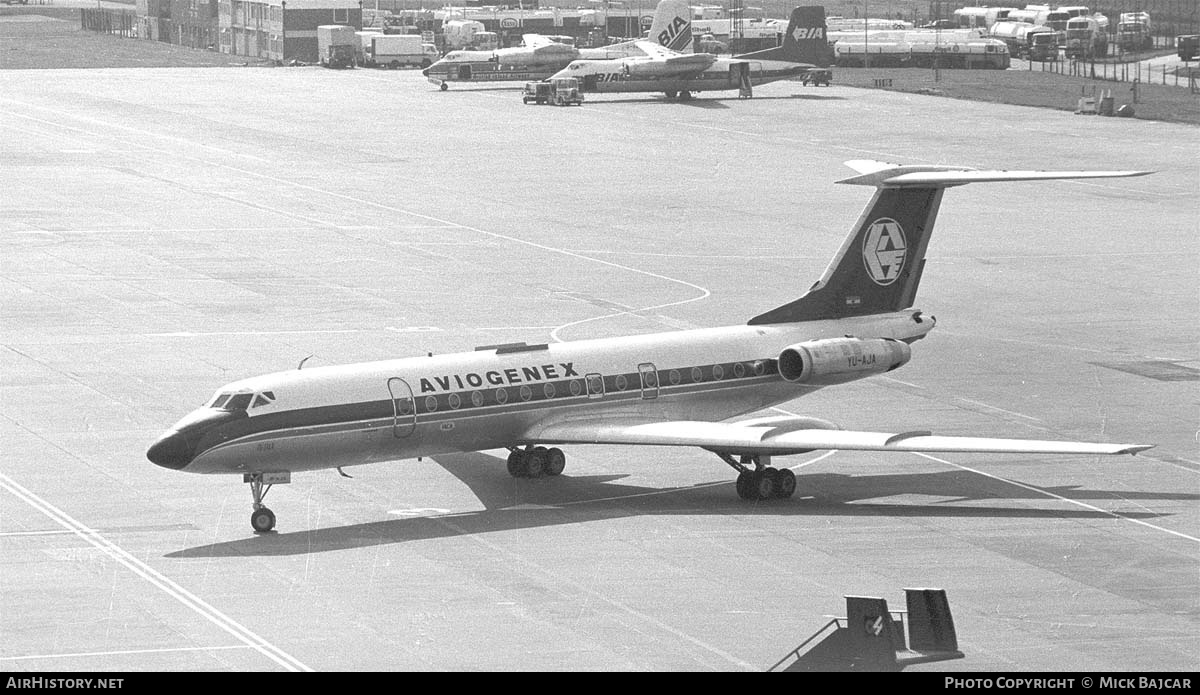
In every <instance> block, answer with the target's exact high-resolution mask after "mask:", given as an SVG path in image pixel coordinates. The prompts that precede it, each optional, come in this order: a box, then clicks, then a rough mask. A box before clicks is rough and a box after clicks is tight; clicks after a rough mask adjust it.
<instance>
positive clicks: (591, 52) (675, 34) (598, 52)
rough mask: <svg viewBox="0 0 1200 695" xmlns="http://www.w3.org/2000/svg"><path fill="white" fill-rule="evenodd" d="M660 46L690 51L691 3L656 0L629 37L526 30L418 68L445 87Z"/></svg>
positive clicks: (534, 74) (530, 74)
mask: <svg viewBox="0 0 1200 695" xmlns="http://www.w3.org/2000/svg"><path fill="white" fill-rule="evenodd" d="M657 48H663V49H667V50H671V51H678V52H681V53H691V52H692V8H691V6H690V5H688V0H661V1H660V2H659V3H658V6H657V7H656V8H655V10H654V19H653V20H652V22H651V24H650V30H649V32H648V34H647V38H646V39H645V40H642V39H633V40H629V41H622V42H620V43H615V44H611V45H609V46H601V47H599V48H575V47H574V46H568V45H566V44H561V43H555V42H554V41H551V40H550V39H548V38H546V37H545V36H542V35H540V34H525V35H524V36H522V37H521V45H520V46H513V47H511V48H500V49H497V50H494V51H475V50H457V51H450V52H448V53H447V54H446V55H444V56H442V58H441V60H439V61H437V62H436V63H434V64H433V65H430V66H429V67H427V68H425V69H424V70H422V71H421V74H422V75H424V76H425V77H426V78H428V79H429V81H430V82H432V83H433V84H436V85H437V86H438V87H440V88H441V89H442V91H445V90H447V89H448V88H449V86H450V85H449V83H450V82H512V81H527V80H544V79H546V78H548V77H550V76H551V75H553V74H554V73H556V72H558V71H559V70H561V69H562V68H565V67H566V66H567V65H568V64H570V62H571V61H573V60H577V59H580V58H590V59H597V60H607V59H614V58H625V57H629V56H645V55H646V51H647V50H648V49H649V50H655V49H657Z"/></svg>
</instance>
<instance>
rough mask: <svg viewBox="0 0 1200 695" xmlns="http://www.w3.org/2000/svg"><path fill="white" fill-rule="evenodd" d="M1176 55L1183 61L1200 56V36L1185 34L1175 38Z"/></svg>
mask: <svg viewBox="0 0 1200 695" xmlns="http://www.w3.org/2000/svg"><path fill="white" fill-rule="evenodd" d="M1175 54H1176V55H1178V56H1179V59H1180V60H1183V61H1188V60H1192V59H1193V58H1195V57H1196V56H1200V34H1184V35H1183V36H1177V37H1175Z"/></svg>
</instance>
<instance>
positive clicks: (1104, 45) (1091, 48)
mask: <svg viewBox="0 0 1200 695" xmlns="http://www.w3.org/2000/svg"><path fill="white" fill-rule="evenodd" d="M1066 50H1067V57H1068V58H1075V59H1078V60H1093V59H1096V58H1103V57H1104V56H1106V55H1108V32H1106V31H1104V30H1103V29H1102V28H1101V27H1100V22H1099V21H1097V20H1096V18H1094V17H1086V16H1083V17H1072V18H1071V19H1070V20H1068V21H1067V49H1066Z"/></svg>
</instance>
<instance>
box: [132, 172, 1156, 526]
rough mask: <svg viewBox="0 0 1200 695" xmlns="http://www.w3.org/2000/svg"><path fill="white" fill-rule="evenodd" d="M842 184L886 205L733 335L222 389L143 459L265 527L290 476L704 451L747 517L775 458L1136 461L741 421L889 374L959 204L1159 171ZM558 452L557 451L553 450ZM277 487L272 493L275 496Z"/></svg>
mask: <svg viewBox="0 0 1200 695" xmlns="http://www.w3.org/2000/svg"><path fill="white" fill-rule="evenodd" d="M847 164H849V165H850V166H851V168H853V169H855V170H856V171H857V172H859V175H857V176H853V177H851V178H848V179H845V180H843V181H840V183H847V184H858V185H866V186H874V187H875V188H876V191H875V195H874V197H873V198H872V199H871V202H870V203H869V204H868V205H867V208H866V210H865V211H864V212H863V214H862V216H861V217H860V218H859V221H858V223H857V225H856V226H855V227H854V229H853V231H852V232H851V233H850V235H849V237H848V238H847V239H846V241H845V242H844V243H843V244H842V247H841V249H840V250H839V251H838V253H837V255H836V256H835V257H834V259H833V261H832V262H831V263H830V264H829V267H828V268H827V269H826V270H825V273H824V275H823V276H822V277H821V279H820V281H818V282H817V283H816V284H815V285H813V287H812V288H811V289H810V290H809V291H808V292H807V293H805V294H804V295H803V296H801V297H800V298H799V299H796V300H794V301H792V302H789V303H788V304H785V305H783V306H781V307H778V308H775V309H772V310H771V311H768V312H766V313H764V314H761V315H759V316H756V317H754V318H752V319H750V320H749V322H748V323H747V324H746V325H738V326H728V327H724V328H706V329H699V330H689V331H677V332H669V333H658V334H652V335H637V336H627V337H620V338H607V339H600V340H585V341H577V342H566V343H557V344H540V345H527V344H524V343H516V344H505V345H491V346H486V347H480V348H476V349H475V351H474V352H464V353H458V354H451V355H438V356H436V357H435V356H428V357H413V358H408V359H397V360H388V361H380V362H368V363H363V364H352V365H345V366H335V367H321V368H315V369H297V370H293V371H286V372H278V373H274V374H267V375H264V376H256V377H251V378H249V379H243V380H241V381H235V382H233V383H231V384H228V385H226V386H223V387H221V388H220V389H218V390H217V392H216V394H214V395H213V397H212V398H211V399H210V400H209V401H208V403H207V404H205V405H204V406H202V407H201V408H199V409H197V410H195V411H193V412H192V413H191V414H189V415H187V416H186V417H184V418H183V419H182V420H180V421H179V422H178V423H176V424H175V426H174V427H172V428H171V429H170V431H168V432H167V433H165V434H164V435H162V437H160V438H159V439H158V441H156V442H155V443H154V444H153V445H152V446H151V447H150V448H149V450H148V451H147V452H146V456H147V457H148V458H149V459H150V461H152V462H153V463H156V464H158V465H160V466H163V467H166V468H171V469H175V470H182V471H188V472H192V473H226V474H240V475H242V476H243V481H244V482H247V483H249V484H250V487H251V493H252V495H253V497H254V503H253V507H254V511H253V513H252V516H251V520H250V521H251V525H252V527H253V528H254V530H255V531H257V532H265V531H269V530H271V529H272V528H274V526H275V515H274V514H273V513H272V512H271V510H269V509H267V508H266V507H265V506H263V504H262V500H263V495H264V494H265V492H266V491H267V490H269V489H270V486H271V485H273V484H276V483H286V482H290V481H291V474H292V472H294V471H311V470H318V469H322V468H340V467H342V466H351V465H357V464H364V463H375V462H381V461H394V460H399V459H409V458H417V457H421V456H434V455H437V454H443V453H448V452H463V451H481V450H486V449H500V448H504V449H508V451H509V452H510V454H509V457H508V471H509V473H510V474H512V475H513V476H516V477H539V476H554V475H558V474H559V473H561V472H562V470H563V466H564V464H565V457H564V455H563V452H562V450H561V449H559V448H558V447H557V446H552V445H564V444H627V445H631V444H641V445H654V446H688V447H699V448H701V449H707V450H708V451H710V452H712V453H714V454H716V455H717V456H718V457H720V458H721V460H722V461H724V462H725V463H727V464H728V465H729V466H731V467H732V468H733V469H734V470H735V471H737V472H738V476H737V486H736V489H737V492H738V495H739V496H741V497H742V498H743V499H750V500H760V499H767V498H786V497H790V496H791V495H792V493H793V492H794V490H795V488H796V477H795V475H794V474H793V473H792V471H791V470H789V469H787V468H780V469H776V468H773V467H771V466H770V463H771V457H774V456H785V455H789V454H800V453H805V452H809V451H812V450H815V449H857V450H869V451H921V452H983V453H989V452H990V453H1044V454H1121V453H1136V452H1138V451H1142V450H1144V449H1147V448H1149V446H1145V445H1137V444H1100V443H1083V442H1069V441H1037V440H1020V439H991V438H978V437H951V436H937V435H933V434H931V433H930V432H925V431H906V432H900V433H886V432H856V431H849V430H843V429H840V428H839V427H838V426H837V425H835V424H833V423H831V422H827V421H825V420H820V419H816V418H811V417H791V416H784V417H778V416H775V417H760V418H756V419H750V420H743V421H738V422H729V421H728V420H729V419H730V418H733V417H736V416H740V415H744V414H747V413H753V412H755V411H759V410H762V409H764V408H769V407H771V406H774V405H777V404H780V403H784V402H787V401H791V400H793V399H796V398H798V397H800V396H803V395H806V394H809V393H812V392H814V391H816V390H818V389H821V388H824V387H826V386H832V385H835V384H841V383H846V382H849V381H854V380H856V379H862V378H864V377H868V376H871V375H875V374H882V373H884V372H889V371H891V370H893V369H896V368H897V367H900V366H902V365H903V364H905V363H906V362H908V360H909V358H910V356H911V350H912V348H911V344H912V343H913V342H915V341H917V340H919V339H921V338H923V337H924V336H925V335H926V334H927V333H929V331H930V330H932V329H933V327H934V324H935V321H934V319H933V317H931V316H928V315H926V314H924V313H922V312H921V311H918V310H916V309H914V308H913V300H914V298H915V296H916V291H917V285H918V284H919V283H920V279H921V272H922V270H923V268H924V263H925V250H926V247H927V245H928V243H929V238H930V233H931V231H932V228H933V224H934V221H935V219H936V217H937V211H938V208H939V206H940V204H941V200H942V194H943V192H944V191H945V189H946V188H949V187H952V186H959V185H963V184H968V183H977V182H988V181H1029V180H1044V179H1078V178H1100V177H1118V176H1140V175H1143V174H1148V173H1150V172H1145V171H1058V172H1041V171H981V170H974V169H969V168H963V167H951V166H924V165H915V166H913V165H910V166H900V165H892V164H884V163H881V162H871V161H854V162H847ZM548 447H549V448H548ZM264 486H266V487H264Z"/></svg>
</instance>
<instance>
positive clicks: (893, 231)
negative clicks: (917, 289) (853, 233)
mask: <svg viewBox="0 0 1200 695" xmlns="http://www.w3.org/2000/svg"><path fill="white" fill-rule="evenodd" d="M907 251H908V244H907V242H906V241H905V239H904V229H903V228H902V227H901V226H900V223H899V222H897V221H896V220H893V219H892V218H890V217H881V218H879V219H877V220H875V221H874V222H872V223H871V226H869V227H867V233H866V235H864V237H863V249H862V254H863V264H864V265H865V266H866V268H867V274H868V275H870V276H871V279H872V280H874V281H875V284H876V285H881V286H884V287H886V286H888V285H890V284H892V283H893V282H895V281H896V278H898V277H900V271H901V270H903V269H904V258H905V255H906V254H907Z"/></svg>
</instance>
